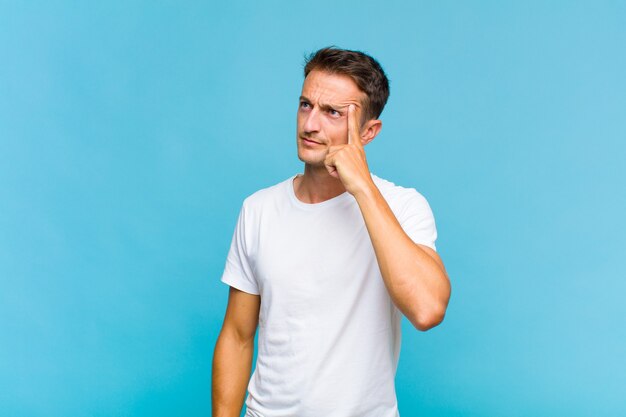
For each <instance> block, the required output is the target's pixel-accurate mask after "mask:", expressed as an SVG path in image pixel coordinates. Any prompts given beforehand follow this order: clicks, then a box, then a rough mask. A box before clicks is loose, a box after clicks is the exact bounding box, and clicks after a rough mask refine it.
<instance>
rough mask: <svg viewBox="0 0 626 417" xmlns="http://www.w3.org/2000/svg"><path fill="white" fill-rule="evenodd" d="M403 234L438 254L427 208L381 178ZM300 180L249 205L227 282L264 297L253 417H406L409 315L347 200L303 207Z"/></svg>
mask: <svg viewBox="0 0 626 417" xmlns="http://www.w3.org/2000/svg"><path fill="white" fill-rule="evenodd" d="M372 178H373V180H374V182H375V184H376V186H377V187H378V188H379V190H380V191H381V193H382V195H383V196H384V197H385V200H386V201H387V203H388V204H389V206H390V207H391V209H392V211H393V212H394V214H395V215H396V218H397V219H398V221H399V222H400V224H401V225H402V228H403V229H404V231H405V232H406V233H407V234H408V235H409V237H411V239H413V241H415V242H416V243H420V244H422V245H426V246H429V247H431V248H433V249H435V239H436V237H437V232H436V228H435V221H434V218H433V215H432V211H431V209H430V207H429V205H428V202H427V201H426V199H425V198H424V197H423V196H422V195H421V194H419V193H418V192H417V191H415V190H414V189H409V188H403V187H399V186H396V185H394V184H393V183H391V182H389V181H385V180H383V179H380V178H378V177H376V176H374V175H372ZM293 179H294V177H292V178H290V179H288V180H286V181H283V182H281V183H279V184H277V185H275V186H273V187H269V188H266V189H263V190H260V191H258V192H256V193H254V194H253V195H251V196H250V197H248V198H247V199H246V200H245V201H244V204H243V207H242V209H241V213H240V215H239V220H238V223H237V227H236V229H235V233H234V236H233V241H232V245H231V248H230V252H229V253H228V258H227V261H226V268H225V270H224V275H223V276H222V281H223V282H225V283H226V284H228V285H230V286H232V287H235V288H237V289H239V290H242V291H245V292H247V293H250V294H259V295H260V296H261V309H260V313H259V335H258V353H257V361H256V368H255V370H254V373H253V375H252V378H251V379H250V383H249V385H248V398H247V400H246V405H247V413H246V416H249V417H282V416H284V417H287V416H289V417H322V416H323V417H397V416H399V414H398V406H397V400H396V393H395V383H394V379H395V374H396V368H397V364H398V358H399V354H400V318H401V313H400V311H399V310H398V309H397V308H396V306H395V305H394V304H393V302H392V301H391V298H390V297H389V294H388V292H387V289H386V287H385V285H384V282H383V279H382V277H381V275H380V270H379V268H378V263H377V261H376V256H375V254H374V249H373V247H372V243H371V241H370V238H369V235H368V233H367V229H366V227H365V222H364V220H363V217H362V215H361V212H360V210H359V207H358V205H357V203H356V200H355V199H354V197H353V196H352V195H350V194H349V193H347V192H345V193H343V194H341V195H339V196H337V197H335V198H332V199H330V200H327V201H324V202H322V203H317V204H306V203H303V202H302V201H300V200H298V199H297V197H296V195H295V193H294V188H293Z"/></svg>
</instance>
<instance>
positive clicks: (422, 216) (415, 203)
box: [398, 189, 437, 250]
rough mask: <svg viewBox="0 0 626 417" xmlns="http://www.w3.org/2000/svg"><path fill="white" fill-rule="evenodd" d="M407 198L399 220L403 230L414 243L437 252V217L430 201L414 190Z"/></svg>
mask: <svg viewBox="0 0 626 417" xmlns="http://www.w3.org/2000/svg"><path fill="white" fill-rule="evenodd" d="M405 198H406V201H405V204H404V208H403V210H402V215H401V216H400V218H399V219H398V220H399V221H400V225H401V226H402V229H404V231H405V233H406V234H407V235H408V236H409V237H410V238H411V240H413V242H415V243H418V244H420V245H425V246H428V247H429V248H431V249H433V250H437V248H436V247H435V240H437V227H436V226H435V217H434V216H433V212H432V210H431V209H430V205H429V204H428V201H426V199H425V198H424V196H422V195H421V194H420V193H418V192H417V191H415V190H413V189H411V190H410V191H409V193H408V194H407V196H406V197H405Z"/></svg>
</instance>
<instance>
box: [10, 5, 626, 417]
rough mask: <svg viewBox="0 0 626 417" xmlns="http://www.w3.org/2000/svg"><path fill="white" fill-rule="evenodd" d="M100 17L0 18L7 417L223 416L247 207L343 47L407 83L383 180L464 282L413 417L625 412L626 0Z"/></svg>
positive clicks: (382, 162)
mask: <svg viewBox="0 0 626 417" xmlns="http://www.w3.org/2000/svg"><path fill="white" fill-rule="evenodd" d="M91 3H92V4H86V2H78V1H76V2H72V1H62V2H60V1H46V2H1V3H0V338H1V340H0V414H1V415H2V416H5V415H6V416H24V417H30V416H33V417H35V416H37V417H39V416H113V415H114V416H171V415H186V416H206V415H209V414H210V369H211V359H212V352H213V346H214V343H215V340H216V337H217V334H218V331H219V329H220V326H221V321H222V317H223V312H224V308H225V305H226V296H227V287H226V286H224V285H223V284H221V283H220V282H219V278H220V274H221V271H222V268H223V265H224V260H225V256H226V252H227V249H228V246H229V244H230V238H231V235H232V230H233V227H234V224H235V220H236V216H237V213H238V210H239V206H240V204H241V201H242V200H243V198H244V197H245V196H246V195H248V194H250V193H252V192H253V191H255V190H257V189H259V188H261V187H265V186H268V185H271V184H274V183H276V182H278V181H281V180H283V179H285V178H287V177H288V176H290V175H292V174H294V173H296V172H299V171H300V170H301V166H300V162H299V161H298V160H297V158H296V155H295V136H294V133H295V117H296V113H295V112H296V106H297V97H298V95H299V92H300V87H301V83H302V75H301V69H302V60H303V55H304V54H305V53H307V52H311V51H313V50H315V49H317V48H319V47H322V46H326V45H329V44H335V45H339V46H342V47H346V48H354V49H363V50H365V51H368V52H369V53H371V54H372V55H373V56H375V57H377V58H378V59H379V60H380V61H381V63H382V64H383V66H384V68H385V69H386V71H387V73H388V74H389V77H390V78H391V82H392V85H391V87H392V94H391V98H390V101H389V103H388V107H387V109H386V110H385V111H384V113H383V116H382V119H383V122H384V129H383V132H382V134H381V135H380V136H379V137H378V138H377V139H376V140H375V141H374V142H373V143H372V144H371V145H369V146H368V147H367V151H368V158H369V162H370V167H371V169H372V171H374V172H375V173H376V174H378V175H380V176H382V177H385V178H388V179H390V180H392V181H394V182H396V183H399V184H402V185H406V186H413V187H415V188H417V189H418V190H419V191H421V192H422V194H424V195H425V196H426V197H427V198H428V199H429V201H430V203H431V206H432V208H433V210H434V212H435V216H436V219H437V223H438V228H439V234H440V239H439V240H438V248H439V251H440V254H441V256H442V257H443V259H444V261H445V263H446V266H447V268H448V272H449V274H450V277H451V279H452V282H453V296H452V300H451V304H450V307H449V310H448V315H447V317H446V320H445V321H444V323H443V324H442V325H441V326H440V327H438V328H436V329H434V330H432V331H430V332H427V333H418V332H416V331H413V330H412V329H411V328H410V327H409V325H408V322H406V321H405V322H404V340H403V347H402V355H401V359H400V367H399V371H398V376H397V385H398V396H399V402H400V410H401V412H402V415H403V416H407V417H408V416H418V415H421V416H530V415H532V416H551V417H553V416H568V417H574V416H623V415H626V401H625V400H624V398H623V396H624V392H626V378H625V377H624V375H626V359H625V358H626V323H625V322H624V318H625V317H626V306H625V305H624V303H623V301H622V299H623V297H624V294H625V293H626V280H625V278H626V276H625V275H626V274H625V273H624V270H625V266H626V265H625V259H626V256H625V255H626V238H625V236H624V234H625V232H626V220H625V216H624V214H625V213H626V192H625V188H626V187H625V186H624V183H625V180H626V168H625V164H624V156H625V155H626V145H625V143H626V77H625V74H626V48H625V47H624V45H625V41H626V27H625V25H624V22H625V21H626V7H625V5H624V3H623V2H598V1H594V2H592V1H588V2H582V1H563V2H558V1H557V2H549V4H546V2H532V1H531V2H516V3H515V4H506V5H505V4H504V2H488V1H485V2H473V3H470V2H425V1H419V2H406V4H402V3H399V2H397V3H396V2H388V3H386V4H385V5H384V6H383V4H382V2H366V1H360V2H352V3H350V2H285V3H284V4H280V3H279V2H252V1H250V2H215V3H206V2H186V3H184V4H183V3H182V2H175V1H161V2H158V4H153V3H156V2H148V1H143V2H141V1H132V2H126V1H124V2H121V1H120V2H91Z"/></svg>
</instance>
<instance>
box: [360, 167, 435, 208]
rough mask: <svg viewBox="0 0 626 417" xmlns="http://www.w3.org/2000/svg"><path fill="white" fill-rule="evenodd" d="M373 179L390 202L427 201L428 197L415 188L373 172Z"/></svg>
mask: <svg viewBox="0 0 626 417" xmlns="http://www.w3.org/2000/svg"><path fill="white" fill-rule="evenodd" d="M372 179H373V180H374V184H376V187H378V189H379V190H380V192H381V194H382V195H383V197H385V200H387V202H388V203H389V204H392V202H397V203H399V204H406V203H410V202H419V203H425V202H426V198H425V197H424V196H423V195H422V194H421V193H420V192H418V191H417V190H416V189H415V188H411V187H403V186H401V185H397V184H394V183H393V182H391V181H389V180H386V179H383V178H380V177H378V176H376V175H374V174H372Z"/></svg>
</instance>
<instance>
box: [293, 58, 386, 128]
mask: <svg viewBox="0 0 626 417" xmlns="http://www.w3.org/2000/svg"><path fill="white" fill-rule="evenodd" d="M313 70H319V71H326V72H329V73H331V74H341V75H347V76H348V77H350V78H352V80H353V81H354V82H355V83H356V85H357V86H358V87H359V89H360V90H361V91H363V92H364V93H365V95H366V97H367V98H366V102H365V103H363V110H364V112H363V113H364V114H363V116H364V120H370V119H377V118H378V117H379V116H380V114H381V113H382V111H383V108H384V107H385V104H386V103H387V99H388V98H389V80H388V79H387V76H386V75H385V72H384V71H383V68H382V67H381V66H380V64H379V63H378V61H376V60H375V59H374V58H372V57H371V56H369V55H367V54H365V53H363V52H361V51H350V50H347V49H340V48H337V47H334V46H330V47H327V48H322V49H320V50H319V51H317V52H313V53H312V54H310V55H309V56H308V57H306V58H305V61H304V78H306V77H307V75H309V73H310V72H311V71H313Z"/></svg>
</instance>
